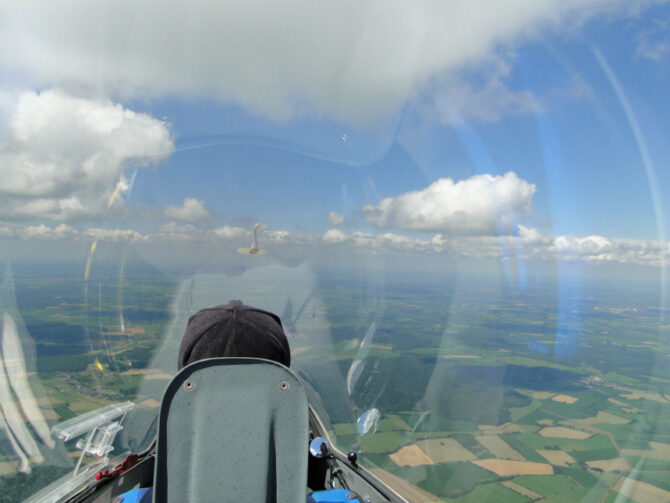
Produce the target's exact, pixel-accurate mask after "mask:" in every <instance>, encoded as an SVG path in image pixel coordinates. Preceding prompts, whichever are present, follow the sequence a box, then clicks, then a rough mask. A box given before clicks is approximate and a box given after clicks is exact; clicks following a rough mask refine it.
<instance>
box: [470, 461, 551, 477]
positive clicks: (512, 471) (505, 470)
mask: <svg viewBox="0 0 670 503" xmlns="http://www.w3.org/2000/svg"><path fill="white" fill-rule="evenodd" d="M472 463H473V464H475V465H477V466H480V467H482V468H484V469H486V470H489V471H492V472H493V473H495V474H496V475H498V476H499V477H511V476H513V475H553V474H554V469H553V468H552V466H551V465H548V464H544V463H531V462H529V461H511V460H507V459H479V460H477V461H472Z"/></svg>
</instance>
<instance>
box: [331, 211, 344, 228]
mask: <svg viewBox="0 0 670 503" xmlns="http://www.w3.org/2000/svg"><path fill="white" fill-rule="evenodd" d="M326 222H327V223H328V225H332V226H333V227H342V226H343V225H344V224H345V223H346V222H347V221H346V219H345V218H344V215H343V214H342V213H338V212H337V211H331V212H330V213H328V217H327V218H326Z"/></svg>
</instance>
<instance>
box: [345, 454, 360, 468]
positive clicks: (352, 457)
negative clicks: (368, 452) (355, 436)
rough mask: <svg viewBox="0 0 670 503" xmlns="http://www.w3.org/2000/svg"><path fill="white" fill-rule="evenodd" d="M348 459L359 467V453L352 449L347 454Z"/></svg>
mask: <svg viewBox="0 0 670 503" xmlns="http://www.w3.org/2000/svg"><path fill="white" fill-rule="evenodd" d="M347 459H348V460H349V463H351V464H352V465H354V466H355V467H358V455H357V454H356V453H355V452H354V451H351V452H350V453H349V454H347Z"/></svg>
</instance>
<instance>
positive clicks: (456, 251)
mask: <svg viewBox="0 0 670 503" xmlns="http://www.w3.org/2000/svg"><path fill="white" fill-rule="evenodd" d="M0 239H20V240H23V241H27V242H30V241H44V240H61V241H71V242H76V241H86V242H90V241H91V240H92V239H97V240H100V241H107V242H129V243H143V244H151V243H154V244H157V245H160V246H165V245H166V244H170V243H173V244H174V243H205V244H209V245H215V246H223V247H227V248H226V249H228V250H235V249H236V248H237V247H238V246H240V245H241V244H244V243H245V242H246V241H249V240H251V239H253V238H252V233H251V232H250V231H249V229H243V228H241V227H235V226H228V225H225V226H223V227H219V228H217V229H201V228H198V227H196V226H194V225H192V224H188V223H187V224H179V223H176V222H170V223H167V224H165V225H163V226H161V227H160V228H159V229H158V230H157V231H155V232H148V233H145V234H141V233H139V232H137V231H135V230H133V229H118V228H117V229H105V228H89V229H87V230H84V231H78V230H76V229H73V228H72V227H70V226H69V225H67V224H60V225H58V226H54V227H50V226H47V225H33V226H22V225H20V224H18V223H5V224H0ZM259 241H261V243H260V244H261V247H263V248H267V249H269V250H270V253H271V254H272V253H278V254H279V255H282V254H284V255H285V254H286V253H288V254H289V255H291V256H294V255H295V254H296V253H300V256H304V257H307V256H309V255H310V254H312V256H313V257H315V258H317V259H318V257H319V254H321V253H324V252H326V251H328V250H331V251H334V252H341V253H345V254H351V253H360V254H373V255H378V254H392V255H403V256H426V255H430V254H432V255H435V254H439V255H446V256H452V257H460V258H467V259H489V260H507V259H509V258H511V257H512V256H514V258H515V260H525V261H528V260H538V261H546V260H551V261H555V260H559V261H577V262H588V263H618V264H635V265H648V266H654V267H660V266H662V265H663V264H664V263H667V262H668V261H669V260H670V244H667V243H662V242H660V241H657V240H636V239H620V238H607V237H604V236H598V235H591V236H568V235H561V236H553V235H551V234H542V233H541V232H540V231H538V230H537V229H535V228H529V227H524V226H521V225H519V226H517V231H516V233H514V234H508V235H504V236H491V235H488V236H487V235H466V236H462V235H458V236H446V235H444V234H442V233H437V234H435V235H433V236H432V237H431V238H429V239H422V238H416V237H409V236H405V235H402V234H397V233H392V232H383V233H370V232H362V231H354V232H350V233H347V232H344V231H342V230H341V229H329V230H327V231H326V232H325V233H323V234H322V235H321V236H315V235H310V234H302V233H300V234H295V233H291V232H289V231H286V230H269V229H266V230H264V231H263V234H262V239H261V236H259Z"/></svg>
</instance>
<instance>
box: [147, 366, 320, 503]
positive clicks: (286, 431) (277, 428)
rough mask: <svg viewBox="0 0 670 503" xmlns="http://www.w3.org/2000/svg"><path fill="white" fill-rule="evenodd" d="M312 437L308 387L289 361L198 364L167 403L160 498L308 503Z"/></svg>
mask: <svg viewBox="0 0 670 503" xmlns="http://www.w3.org/2000/svg"><path fill="white" fill-rule="evenodd" d="M308 436H309V433H308V407H307V397H306V395H305V390H304V388H303V386H302V384H301V383H300V382H299V381H298V379H297V378H296V377H295V375H294V374H293V372H291V371H290V370H289V369H287V368H286V367H284V366H283V365H281V364H279V363H276V362H273V361H269V360H261V359H257V358H212V359H208V360H201V361H198V362H195V363H192V364H191V365H188V366H187V367H185V368H183V369H182V370H181V371H180V372H179V373H178V374H177V375H176V376H175V377H174V379H172V381H171V382H170V384H169V385H168V387H167V390H166V391H165V395H164V397H163V402H162V404H161V410H160V417H159V424H158V445H157V448H156V449H157V450H156V468H155V476H154V501H156V502H179V503H183V502H193V503H199V502H210V501H212V502H214V501H216V502H225V501H251V502H255V503H256V502H278V503H284V502H285V503H296V502H298V501H304V500H305V494H306V487H307V454H308V448H307V447H308V441H309V437H308Z"/></svg>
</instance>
